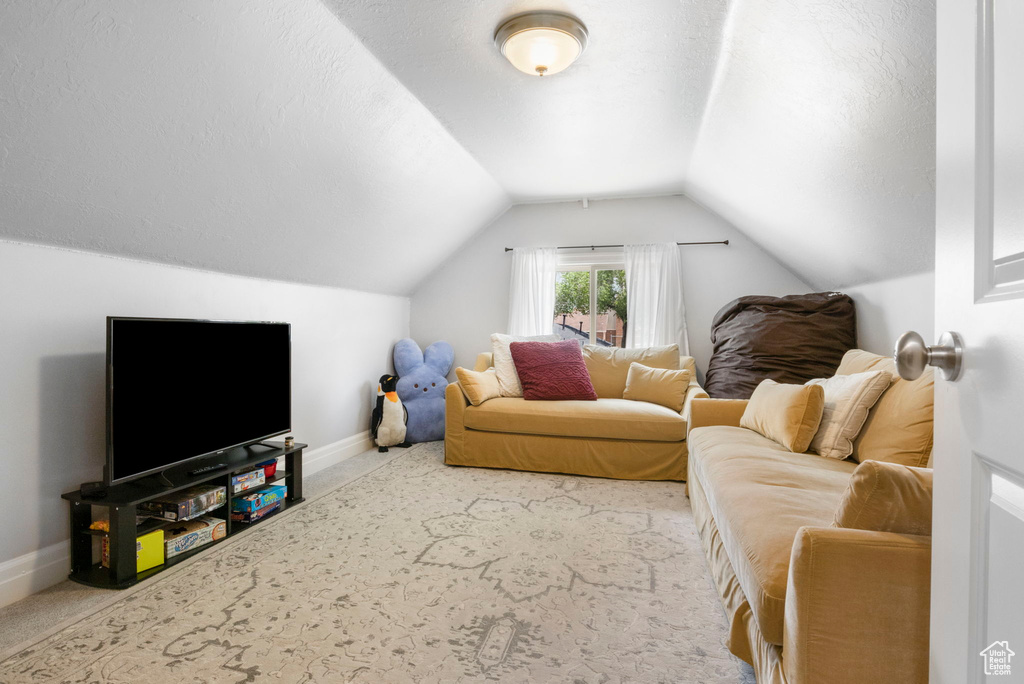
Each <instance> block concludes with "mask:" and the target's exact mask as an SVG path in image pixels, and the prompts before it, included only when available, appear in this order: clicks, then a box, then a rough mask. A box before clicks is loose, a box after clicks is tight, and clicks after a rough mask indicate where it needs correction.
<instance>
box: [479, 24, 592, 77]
mask: <svg viewBox="0 0 1024 684" xmlns="http://www.w3.org/2000/svg"><path fill="white" fill-rule="evenodd" d="M494 44H495V45H497V46H498V49H499V50H501V54H503V55H505V57H506V58H507V59H508V61H510V62H512V66H514V67H515V68H516V69H519V70H520V71H522V72H523V73H524V74H530V75H531V76H550V75H551V74H557V73H558V72H559V71H562V70H563V69H565V68H566V67H568V66H569V65H570V64H572V63H573V62H575V61H576V58H577V57H579V56H580V55H581V54H583V51H584V50H585V49H586V47H587V27H586V26H584V25H583V23H582V22H581V21H580V20H579V19H577V18H576V17H574V16H572V15H571V14H563V13H562V12H526V13H525V14H518V15H516V16H514V17H511V18H510V19H508V20H506V21H505V22H504V23H503V24H501V25H500V26H499V27H498V30H497V31H495V33H494Z"/></svg>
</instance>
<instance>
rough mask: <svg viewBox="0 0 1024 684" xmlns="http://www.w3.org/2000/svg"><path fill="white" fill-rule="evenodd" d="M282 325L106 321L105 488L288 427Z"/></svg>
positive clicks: (287, 332)
mask: <svg viewBox="0 0 1024 684" xmlns="http://www.w3.org/2000/svg"><path fill="white" fill-rule="evenodd" d="M291 403H292V402H291V326H290V325H289V324H288V323H269V322H243V321H201V320H184V319H166V318H163V319H158V318H122V317H112V316H111V317H108V318H107V465H106V469H105V473H104V479H105V480H106V482H107V484H108V485H113V484H118V483H121V482H126V481H128V480H132V479H135V478H138V477H142V476H144V475H150V474H153V473H157V472H160V471H162V470H165V469H167V468H169V467H171V466H174V465H178V464H181V463H184V462H185V461H191V460H194V459H199V458H202V457H204V456H210V455H212V454H216V453H218V452H221V451H224V450H227V449H231V448H234V447H240V446H246V445H250V444H254V443H256V442H259V441H260V440H264V439H267V438H269V437H274V436H276V435H282V434H284V433H286V432H289V431H290V430H291Z"/></svg>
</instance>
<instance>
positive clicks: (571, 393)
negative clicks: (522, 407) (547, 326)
mask: <svg viewBox="0 0 1024 684" xmlns="http://www.w3.org/2000/svg"><path fill="white" fill-rule="evenodd" d="M510 349H511V351H512V361H513V362H514V363H515V364H516V373H517V374H518V375H519V382H520V383H522V385H523V398H524V399H540V400H549V401H550V400H558V399H586V400H589V401H596V400H597V392H595V391H594V385H593V384H591V382H590V374H589V373H588V372H587V365H586V364H585V363H583V352H581V351H580V345H579V342H576V341H575V340H563V341H562V342H513V343H512V344H511V346H510Z"/></svg>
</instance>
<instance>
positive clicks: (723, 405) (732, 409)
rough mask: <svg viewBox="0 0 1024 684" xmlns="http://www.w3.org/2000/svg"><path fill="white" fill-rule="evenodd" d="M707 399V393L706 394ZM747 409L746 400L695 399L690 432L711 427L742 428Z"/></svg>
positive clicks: (691, 407) (691, 409)
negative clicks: (741, 418)
mask: <svg viewBox="0 0 1024 684" xmlns="http://www.w3.org/2000/svg"><path fill="white" fill-rule="evenodd" d="M701 391H702V392H703V390H701ZM704 396H705V397H707V393H706V392H705V393H704ZM746 408H747V400H746V399H707V398H700V397H695V398H694V400H693V402H692V405H691V406H690V416H689V428H688V430H687V431H689V430H693V429H694V428H699V427H708V426H710V425H729V426H732V427H739V426H740V417H741V416H742V415H743V411H744V410H746Z"/></svg>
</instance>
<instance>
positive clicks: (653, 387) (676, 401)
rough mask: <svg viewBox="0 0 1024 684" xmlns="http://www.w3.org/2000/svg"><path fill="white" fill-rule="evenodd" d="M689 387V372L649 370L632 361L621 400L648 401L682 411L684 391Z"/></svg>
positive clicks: (663, 369)
mask: <svg viewBox="0 0 1024 684" xmlns="http://www.w3.org/2000/svg"><path fill="white" fill-rule="evenodd" d="M689 386H690V371H688V370H669V369H667V368H651V367H649V366H645V365H643V364H640V363H637V362H636V361H634V362H633V363H631V364H629V373H628V374H627V375H626V389H624V390H623V391H622V398H623V399H630V400H632V401H649V402H650V403H652V404H658V405H660V406H664V407H666V408H670V409H672V410H673V411H676V412H679V411H682V410H683V402H684V401H685V399H686V390H687V388H689Z"/></svg>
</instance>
